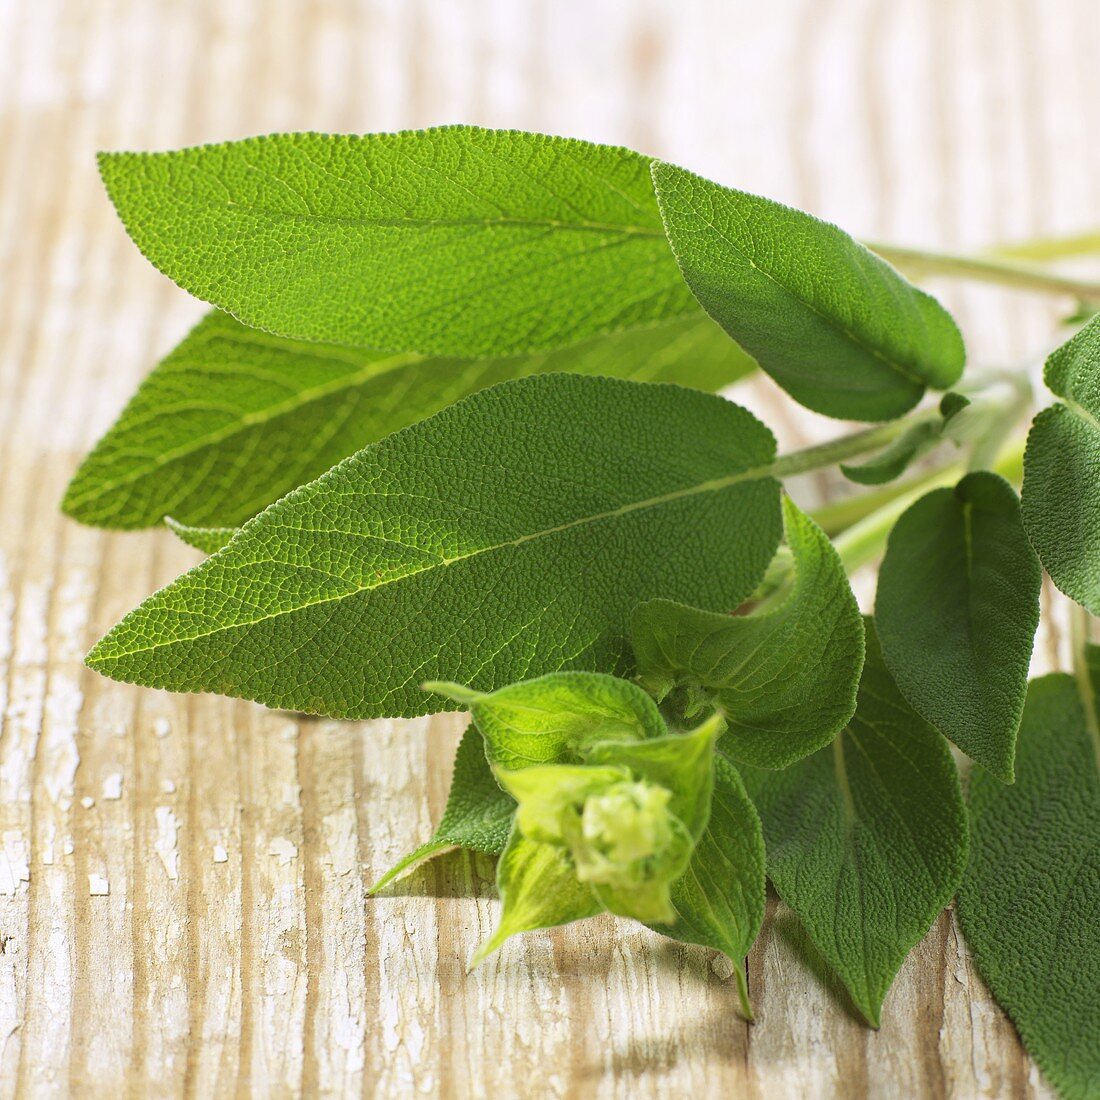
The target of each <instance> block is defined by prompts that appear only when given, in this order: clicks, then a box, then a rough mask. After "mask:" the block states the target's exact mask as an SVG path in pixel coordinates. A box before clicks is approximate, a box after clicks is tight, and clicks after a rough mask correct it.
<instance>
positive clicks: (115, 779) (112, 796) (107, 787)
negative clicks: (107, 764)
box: [103, 772, 122, 802]
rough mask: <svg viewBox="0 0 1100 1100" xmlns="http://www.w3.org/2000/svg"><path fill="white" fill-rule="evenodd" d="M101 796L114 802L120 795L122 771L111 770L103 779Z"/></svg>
mask: <svg viewBox="0 0 1100 1100" xmlns="http://www.w3.org/2000/svg"><path fill="white" fill-rule="evenodd" d="M103 797H104V798H105V799H107V800H108V801H110V802H115V801H117V800H118V799H120V798H121V797H122V772H111V774H110V775H109V776H107V778H106V779H104V780H103Z"/></svg>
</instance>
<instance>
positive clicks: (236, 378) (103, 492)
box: [63, 310, 754, 549]
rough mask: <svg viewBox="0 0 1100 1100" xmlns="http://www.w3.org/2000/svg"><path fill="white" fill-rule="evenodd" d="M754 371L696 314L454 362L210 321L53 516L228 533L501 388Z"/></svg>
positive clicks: (153, 377) (702, 379) (715, 379)
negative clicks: (442, 413) (560, 379)
mask: <svg viewBox="0 0 1100 1100" xmlns="http://www.w3.org/2000/svg"><path fill="white" fill-rule="evenodd" d="M753 366H754V364H753V362H752V360H751V359H750V358H749V357H748V355H746V354H745V353H744V352H743V351H742V350H741V349H740V348H739V347H738V346H737V345H736V344H734V343H733V341H732V340H730V339H729V337H728V336H726V334H725V333H724V332H722V330H721V329H720V328H719V327H718V326H717V325H716V324H715V323H714V322H713V321H711V320H710V319H709V318H708V317H706V316H705V315H704V314H703V313H702V312H701V311H696V314H695V315H694V316H692V317H688V318H686V319H677V320H673V321H666V322H664V323H661V324H656V325H652V326H649V327H647V328H644V329H634V330H632V331H629V332H622V333H616V334H614V335H611V336H605V337H599V338H596V339H592V340H589V341H586V342H585V343H582V344H578V345H575V346H573V347H570V348H564V349H561V350H559V351H555V352H547V353H541V354H532V355H526V356H513V357H511V358H507V359H488V360H462V359H443V358H437V357H436V358H432V357H425V356H421V355H417V354H415V353H411V352H403V353H399V354H393V353H389V352H377V351H368V350H364V349H361V348H346V347H338V346H335V345H328V344H309V343H304V342H301V341H297V340H287V339H283V338H281V337H278V336H272V335H271V334H270V333H266V332H260V331H258V330H257V329H250V328H247V327H246V326H244V325H242V324H241V323H240V322H239V321H235V320H234V319H233V318H232V317H230V316H228V315H227V314H225V313H220V312H218V311H216V310H214V311H211V312H210V313H209V314H208V315H207V316H206V317H205V318H204V319H203V320H202V321H201V322H200V323H199V324H198V325H197V326H196V327H195V329H193V330H192V332H191V333H190V334H189V335H188V336H187V337H186V338H185V339H184V340H183V341H182V343H180V344H179V345H178V346H177V347H176V348H175V350H174V351H172V352H171V353H170V354H169V355H168V356H167V357H166V358H165V359H163V360H162V361H161V362H160V363H159V364H158V365H157V367H156V368H155V369H154V370H153V371H152V372H151V373H150V375H149V376H148V377H147V378H146V379H145V381H144V382H143V383H142V384H141V387H140V388H139V389H138V391H137V393H136V394H135V395H134V397H133V399H132V400H131V401H130V403H129V404H128V405H127V406H126V409H125V410H124V411H123V413H122V415H121V416H120V417H119V419H118V420H117V421H116V423H115V424H114V426H113V427H112V428H111V429H110V430H109V431H108V432H107V434H106V435H105V436H104V437H103V438H102V439H101V440H100V441H99V443H97V444H96V447H95V449H94V450H93V451H92V452H91V454H89V455H88V457H87V458H86V459H85V460H84V462H83V464H82V465H81V467H80V469H79V470H78V471H77V473H76V475H75V476H74V478H73V480H72V482H71V484H70V485H69V488H68V490H67V492H66V494H65V500H64V503H63V507H64V509H65V511H66V512H67V513H68V514H69V515H71V516H73V517H74V518H75V519H78V520H81V521H83V522H84V523H91V524H96V525H99V526H104V527H123V528H133V527H146V526H149V525H151V524H156V523H159V522H160V521H161V519H162V518H163V517H164V516H166V515H171V516H172V517H173V518H174V519H176V520H177V521H179V522H180V523H182V524H184V525H186V526H189V527H235V526H238V525H239V524H241V523H243V522H244V521H245V520H247V519H250V518H251V517H252V516H253V515H255V514H256V513H257V512H259V511H260V510H261V509H263V508H265V507H266V506H267V505H268V504H270V503H271V502H272V501H274V500H278V499H279V497H281V496H283V495H284V494H286V493H288V492H290V490H291V489H294V488H297V487H298V486H299V485H302V484H304V483H305V482H307V481H311V480H312V479H313V478H315V477H318V476H319V475H320V474H323V473H324V472H325V471H326V470H327V469H329V468H330V467H332V466H334V465H336V463H337V462H339V461H340V460H341V459H343V458H346V457H347V456H348V455H350V454H353V453H354V452H355V451H357V450H359V449H360V448H361V447H365V446H366V445H367V444H368V443H374V442H376V441H377V440H379V439H381V438H382V437H383V436H386V435H389V434H390V433H391V432H394V431H397V430H398V429H400V428H405V427H408V426H409V425H410V424H415V423H416V422H417V421H419V420H423V419H424V418H425V417H427V416H430V415H431V414H432V413H435V412H438V411H439V410H440V409H442V408H445V407H446V406H447V405H450V404H452V403H454V402H455V401H457V400H458V399H459V398H461V397H465V396H466V395H467V394H470V393H473V392H475V391H476V390H480V389H484V388H485V387H486V386H490V385H494V384H496V383H498V382H504V381H508V380H509V379H512V378H520V377H524V376H526V375H529V374H544V373H549V372H552V371H575V372H577V373H578V374H599V375H607V376H609V377H614V378H630V379H633V380H635V381H639V382H679V383H681V384H683V385H686V386H692V387H694V388H696V389H701V390H718V389H721V388H722V387H723V386H727V385H729V384H730V383H731V382H734V381H736V380H737V379H738V378H740V377H742V376H743V375H744V374H745V373H747V371H749V370H750V369H751V368H752V367H753ZM178 533H180V535H181V537H185V536H184V534H183V533H182V532H178ZM205 548H206V544H203V545H200V549H205Z"/></svg>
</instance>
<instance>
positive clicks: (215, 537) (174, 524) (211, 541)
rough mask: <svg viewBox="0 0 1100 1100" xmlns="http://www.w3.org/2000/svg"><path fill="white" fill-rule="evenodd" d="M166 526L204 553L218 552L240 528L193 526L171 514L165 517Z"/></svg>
mask: <svg viewBox="0 0 1100 1100" xmlns="http://www.w3.org/2000/svg"><path fill="white" fill-rule="evenodd" d="M164 526H165V527H167V528H168V530H169V531H171V532H172V534H173V535H175V536H176V538H178V539H179V540H180V542H185V543H187V545H188V546H193V547H194V548H195V549H196V550H201V551H202V552H203V553H204V554H216V553H217V552H218V551H219V550H220V549H221V548H222V547H223V546H225V544H226V543H227V542H229V540H230V539H231V538H232V537H233V536H234V535H235V534H236V533H237V532H238V531H239V530H240V528H239V527H191V526H190V525H189V524H186V523H180V522H179V521H178V520H176V519H173V518H172V517H171V516H165V517H164Z"/></svg>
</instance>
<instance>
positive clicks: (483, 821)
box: [367, 725, 516, 894]
mask: <svg viewBox="0 0 1100 1100" xmlns="http://www.w3.org/2000/svg"><path fill="white" fill-rule="evenodd" d="M515 809H516V803H515V801H514V799H512V798H511V796H510V795H508V794H506V793H505V792H504V791H502V790H501V789H500V786H499V785H498V783H497V781H496V780H495V779H494V778H493V773H492V771H491V770H490V769H489V762H488V761H487V760H486V759H485V742H484V740H483V739H482V736H481V734H480V733H479V732H478V730H477V727H476V726H474V725H471V726H469V727H468V728H467V730H466V732H465V733H464V734H463V735H462V740H461V741H460V742H459V743H458V752H457V753H456V754H455V766H454V774H453V775H452V777H451V790H450V794H448V795H447V806H446V808H445V809H444V811H443V817H442V818H440V821H439V825H438V826H437V827H436V830H435V832H434V833H433V834H432V838H431V840H429V841H427V843H425V844H421V845H420V847H419V848H417V849H416V850H415V851H413V852H410V853H409V854H408V855H407V856H405V857H404V859H402V860H400V861H399V862H398V863H396V864H394V866H393V867H391V868H390V869H389V870H388V871H387V872H386V873H385V874H384V875H383V876H382V877H381V878H380V879H379V880H378V881H377V882H376V883H375V884H374V885H373V886H372V887H370V889H369V890H368V891H367V893H368V894H374V893H377V892H378V891H379V890H381V889H383V888H384V887H386V886H388V885H389V884H390V883H391V882H394V881H396V880H397V879H400V878H404V877H405V875H407V874H409V873H410V872H411V871H414V870H415V869H416V868H417V867H419V866H420V865H421V864H422V863H424V862H425V861H426V860H429V859H431V858H432V857H433V856H437V855H441V854H442V853H443V852H449V851H451V850H452V849H454V848H471V849H473V850H474V851H476V852H486V853H487V854H489V855H498V854H499V853H500V852H502V851H504V846H505V845H506V844H507V843H508V834H509V832H510V831H511V828H512V816H513V814H514V813H515Z"/></svg>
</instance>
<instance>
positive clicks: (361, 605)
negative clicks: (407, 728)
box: [88, 374, 780, 717]
mask: <svg viewBox="0 0 1100 1100" xmlns="http://www.w3.org/2000/svg"><path fill="white" fill-rule="evenodd" d="M774 453H775V443H774V440H773V438H772V436H771V433H770V432H769V431H768V430H767V428H765V427H764V426H763V425H762V424H761V423H760V422H759V421H758V420H756V419H755V418H754V417H753V416H752V415H751V414H750V413H748V412H746V411H745V410H744V409H741V408H739V407H737V406H736V405H733V404H731V403H729V402H727V401H724V400H722V399H721V398H718V397H713V396H710V395H707V394H703V393H699V392H696V391H693V390H686V389H681V388H679V387H676V386H666V385H649V384H645V385H643V384H640V383H635V382H623V381H617V380H612V379H606V378H586V377H584V376H581V375H571V374H553V375H539V376H535V377H532V378H526V379H521V380H518V381H515V382H507V383H504V384H503V385H500V386H496V387H493V388H492V389H489V390H483V391H481V392H479V393H476V394H473V395H472V396H470V397H468V398H466V399H465V400H463V401H461V402H459V403H458V404H456V405H452V406H451V407H449V408H447V409H445V410H443V411H442V412H439V413H437V414H436V415H435V416H433V417H431V418H429V419H428V420H425V421H422V422H421V423H420V424H417V425H414V426H413V427H411V428H407V429H405V430H404V431H402V432H398V433H396V434H394V435H392V436H388V437H387V438H386V439H384V440H382V441H380V442H378V443H375V444H372V445H371V446H369V447H367V448H365V449H364V450H362V451H360V452H358V454H356V455H353V456H352V457H351V458H349V459H346V460H345V461H344V462H342V463H340V464H339V465H338V466H336V467H335V468H334V469H333V470H331V471H329V472H328V473H326V474H324V475H323V476H322V477H320V478H318V479H317V480H316V481H314V482H311V483H310V484H308V485H305V486H303V487H302V488H300V489H296V490H295V491H294V492H292V493H290V494H289V495H288V496H286V497H284V498H283V499H282V500H281V501H279V502H278V503H276V504H275V505H273V506H272V507H270V508H268V509H267V510H266V511H264V512H262V513H261V514H260V515H258V516H257V517H256V518H255V519H253V520H250V521H249V522H248V523H247V524H246V525H245V526H244V527H243V528H242V529H241V531H240V533H239V534H238V535H236V536H235V537H234V538H233V539H232V540H231V541H230V543H229V544H228V545H227V546H226V547H225V548H224V549H222V550H221V551H219V552H218V553H217V554H215V555H214V557H212V558H209V559H207V560H206V561H205V562H203V563H202V564H201V565H199V566H197V567H196V568H195V569H194V570H192V571H191V572H190V573H187V574H186V575H184V576H183V577H181V578H180V579H179V580H177V581H176V582H175V583H174V584H172V585H169V586H168V587H167V588H165V589H163V590H162V591H160V592H158V593H157V594H156V595H154V596H152V597H151V598H150V599H149V600H147V601H146V602H145V603H144V604H143V605H142V606H141V607H140V608H139V609H138V610H137V611H135V612H133V613H132V614H131V615H129V616H127V618H126V619H125V620H124V621H123V622H122V623H121V624H119V626H117V627H116V628H115V629H114V630H113V631H111V633H110V634H108V635H107V636H106V637H105V638H104V639H102V640H101V641H100V642H99V644H98V645H97V646H96V647H95V649H94V650H93V651H92V653H91V654H90V655H89V657H88V663H89V664H90V665H91V666H92V667H93V668H95V669H98V670H99V671H101V672H104V673H106V674H108V675H110V676H114V677H115V678H116V679H122V680H127V681H131V682H136V683H142V684H146V685H149V686H156V687H165V688H169V689H172V690H176V691H216V692H221V693H223V694H233V695H240V696H244V697H246V698H251V699H256V700H259V701H261V702H264V703H267V704H269V705H271V706H280V707H289V708H293V709H297V710H303V711H310V712H322V713H328V714H331V715H335V716H341V717H351V716H357V717H368V716H382V715H414V714H423V713H425V712H427V711H430V710H433V709H438V708H439V706H440V704H441V700H440V699H439V698H438V697H432V696H426V695H424V694H423V693H422V692H420V690H419V687H418V685H419V684H420V683H421V682H422V681H424V680H433V679H440V678H442V677H444V676H446V677H454V678H456V679H461V680H463V681H465V682H466V683H469V684H470V685H471V686H472V687H473V688H475V689H478V690H485V691H490V690H493V689H495V688H498V687H500V686H502V685H504V684H508V683H512V682H514V681H516V680H522V679H525V678H528V677H532V676H536V675H540V674H542V673H546V672H550V671H554V670H557V669H563V668H573V669H584V668H589V669H600V670H604V671H616V670H619V669H625V668H626V665H627V645H626V639H625V634H626V624H627V618H628V616H629V613H630V611H631V609H632V608H633V607H634V606H635V605H636V604H637V603H639V602H641V601H644V600H647V599H652V598H654V597H656V596H659V595H660V596H667V597H670V598H672V599H677V600H683V601H686V602H690V603H693V604H696V605H698V606H701V607H703V608H710V609H714V610H717V609H719V608H726V607H735V606H737V605H738V604H739V603H740V602H741V601H742V600H743V599H744V598H745V597H746V596H747V595H748V594H749V593H750V592H751V591H752V590H753V588H754V587H755V586H756V584H757V583H758V582H759V580H760V578H761V576H762V574H763V572H764V569H765V568H766V566H767V563H768V562H769V561H770V559H771V557H772V555H773V554H774V552H775V548H776V546H777V544H778V540H779V533H780V516H779V484H778V482H777V481H776V480H775V479H774V478H773V477H772V476H771V473H770V471H771V467H772V463H773V461H774Z"/></svg>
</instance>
